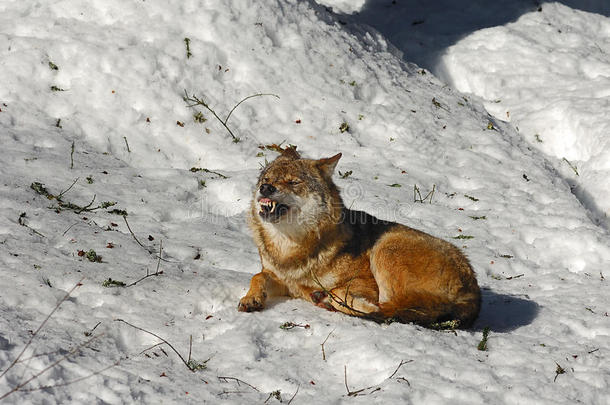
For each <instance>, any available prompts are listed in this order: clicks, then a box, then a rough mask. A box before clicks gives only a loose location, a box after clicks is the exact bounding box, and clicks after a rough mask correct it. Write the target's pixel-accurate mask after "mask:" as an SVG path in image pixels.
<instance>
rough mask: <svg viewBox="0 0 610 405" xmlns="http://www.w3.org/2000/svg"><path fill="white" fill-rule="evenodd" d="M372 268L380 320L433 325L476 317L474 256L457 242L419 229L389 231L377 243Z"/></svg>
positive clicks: (463, 323) (477, 293)
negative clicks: (377, 292) (444, 239)
mask: <svg viewBox="0 0 610 405" xmlns="http://www.w3.org/2000/svg"><path fill="white" fill-rule="evenodd" d="M371 271H372V272H373V275H374V277H375V280H376V281H377V285H378V287H379V311H378V312H377V313H375V314H371V315H374V316H375V317H378V318H397V319H398V320H400V321H402V322H415V323H419V324H422V325H428V324H430V323H433V322H438V321H445V320H459V321H460V322H461V326H464V327H466V326H468V325H470V324H471V323H472V322H473V321H474V319H476V317H477V314H478V312H479V307H480V290H479V287H478V285H477V282H476V277H475V276H474V272H473V271H472V268H471V267H470V264H469V263H468V259H466V257H465V256H464V255H463V254H462V253H461V252H460V251H459V250H458V249H457V248H456V247H454V246H453V245H450V244H449V243H447V242H444V241H442V240H440V239H437V238H433V237H431V236H429V235H421V234H417V233H415V232H413V231H404V230H403V231H401V232H393V233H388V234H386V235H385V236H384V237H382V238H381V239H380V240H379V241H378V242H377V243H376V245H375V246H374V248H373V250H372V253H371Z"/></svg>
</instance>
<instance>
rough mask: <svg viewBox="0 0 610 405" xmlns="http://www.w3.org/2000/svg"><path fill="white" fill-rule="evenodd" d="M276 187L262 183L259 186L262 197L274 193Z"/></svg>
mask: <svg viewBox="0 0 610 405" xmlns="http://www.w3.org/2000/svg"><path fill="white" fill-rule="evenodd" d="M275 190H276V188H275V187H273V186H272V185H271V184H267V183H265V184H263V185H262V186H261V189H260V192H261V195H262V196H263V197H269V196H270V195H271V194H273V193H275Z"/></svg>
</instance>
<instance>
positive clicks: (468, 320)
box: [366, 292, 481, 328]
mask: <svg viewBox="0 0 610 405" xmlns="http://www.w3.org/2000/svg"><path fill="white" fill-rule="evenodd" d="M480 306H481V298H480V294H476V293H473V294H468V295H465V296H461V297H460V298H459V300H458V301H455V302H450V301H449V300H447V299H446V298H444V297H441V296H439V295H436V294H433V293H427V292H413V293H410V294H408V297H405V298H402V299H400V300H393V301H390V302H383V303H380V304H379V311H376V312H373V313H370V314H367V316H366V317H367V318H370V319H373V320H375V321H377V322H385V321H387V320H395V321H398V322H404V323H410V322H413V323H416V324H418V325H422V326H426V327H429V326H431V325H434V324H437V323H441V322H445V321H458V322H459V327H460V328H468V327H469V326H471V325H472V323H473V322H474V321H475V320H476V318H477V316H478V314H479V309H480Z"/></svg>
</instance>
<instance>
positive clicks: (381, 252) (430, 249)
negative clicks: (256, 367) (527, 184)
mask: <svg viewBox="0 0 610 405" xmlns="http://www.w3.org/2000/svg"><path fill="white" fill-rule="evenodd" d="M340 158H341V153H339V154H336V155H334V156H332V157H329V158H323V159H317V160H316V159H305V158H302V157H301V156H300V154H299V153H297V151H296V148H294V147H289V148H285V149H281V155H280V156H278V157H277V158H276V159H275V160H274V161H273V162H271V163H270V164H268V165H267V166H266V167H265V168H264V169H263V170H262V172H261V174H260V177H259V179H258V183H257V185H256V189H255V191H254V196H253V200H252V203H251V210H250V218H249V223H250V227H251V229H252V233H253V237H254V241H255V243H256V245H257V246H258V251H259V255H260V260H261V264H262V270H261V272H260V273H257V274H255V275H254V276H253V277H252V280H251V282H250V289H249V291H248V293H247V294H246V295H245V296H244V297H243V298H242V299H241V300H240V301H239V305H238V310H239V311H242V312H251V311H260V310H262V309H264V307H265V303H266V301H267V299H268V298H270V297H277V296H288V297H295V298H302V299H304V300H307V301H310V302H312V303H313V304H315V305H317V306H320V307H322V308H325V309H328V310H332V311H339V312H342V313H345V314H348V315H353V316H358V317H363V318H368V319H372V320H375V321H378V322H383V321H387V320H396V321H399V322H404V323H411V322H412V323H416V324H419V325H423V326H427V327H431V326H432V325H435V324H436V325H438V324H439V323H441V322H445V321H454V322H455V323H454V324H453V325H457V326H458V327H463V328H467V327H469V326H471V325H472V323H473V322H474V320H475V319H476V318H477V316H478V313H479V309H480V305H481V293H480V289H479V286H478V284H477V279H476V276H475V273H474V271H473V269H472V267H471V265H470V263H469V261H468V259H467V258H466V256H464V254H463V253H462V252H461V251H460V250H459V249H458V248H457V247H455V246H454V245H452V244H451V243H449V242H446V241H444V240H442V239H439V238H436V237H434V236H431V235H429V234H426V233H424V232H421V231H418V230H415V229H412V228H409V227H408V226H405V225H401V224H398V223H394V222H390V221H383V220H380V219H378V218H376V217H374V216H373V215H370V214H368V213H365V212H362V211H355V210H351V209H348V208H346V207H345V205H344V204H343V201H342V199H341V196H340V193H339V189H338V188H337V186H336V185H335V184H334V183H333V181H332V175H333V172H334V169H335V166H336V165H337V162H338V161H339V159H340Z"/></svg>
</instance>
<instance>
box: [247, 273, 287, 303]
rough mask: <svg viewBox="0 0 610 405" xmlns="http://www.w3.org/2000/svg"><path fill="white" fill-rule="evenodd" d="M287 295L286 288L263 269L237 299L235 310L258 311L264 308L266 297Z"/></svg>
mask: <svg viewBox="0 0 610 405" xmlns="http://www.w3.org/2000/svg"><path fill="white" fill-rule="evenodd" d="M280 295H288V288H287V287H286V286H285V285H284V284H283V283H282V282H281V281H280V280H278V279H277V277H275V275H274V274H273V273H271V272H270V271H267V270H265V269H263V270H262V271H261V272H260V273H258V274H255V275H254V277H252V280H250V290H248V293H247V294H246V295H245V296H244V297H243V298H242V299H241V300H239V305H238V306H237V310H238V311H241V312H252V311H260V310H262V309H263V308H265V301H266V300H267V297H273V296H280Z"/></svg>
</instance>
